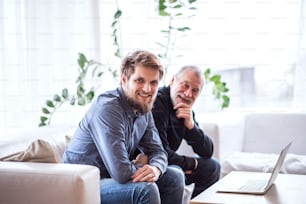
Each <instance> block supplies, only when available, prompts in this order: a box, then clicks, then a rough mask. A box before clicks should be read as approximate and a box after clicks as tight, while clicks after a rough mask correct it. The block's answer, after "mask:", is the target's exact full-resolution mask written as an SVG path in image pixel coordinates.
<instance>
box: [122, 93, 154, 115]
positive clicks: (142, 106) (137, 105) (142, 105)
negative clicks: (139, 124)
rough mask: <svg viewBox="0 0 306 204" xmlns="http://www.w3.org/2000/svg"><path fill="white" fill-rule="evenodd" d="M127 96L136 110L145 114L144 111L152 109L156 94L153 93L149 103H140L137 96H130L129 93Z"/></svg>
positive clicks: (129, 102)
mask: <svg viewBox="0 0 306 204" xmlns="http://www.w3.org/2000/svg"><path fill="white" fill-rule="evenodd" d="M126 97H127V102H128V104H129V105H130V106H131V107H132V108H133V109H134V110H136V111H137V112H138V113H141V114H144V113H148V112H149V111H151V110H152V108H153V102H154V100H155V98H156V95H155V96H153V95H152V99H151V100H150V101H149V102H148V103H140V102H138V101H137V100H136V99H135V98H133V97H131V96H128V95H127V96H126Z"/></svg>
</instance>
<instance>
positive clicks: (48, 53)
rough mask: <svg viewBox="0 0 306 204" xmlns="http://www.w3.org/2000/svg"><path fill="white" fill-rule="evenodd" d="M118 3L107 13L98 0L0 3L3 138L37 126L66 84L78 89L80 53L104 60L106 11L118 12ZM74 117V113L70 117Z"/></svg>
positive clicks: (9, 0) (0, 125) (0, 130)
mask: <svg viewBox="0 0 306 204" xmlns="http://www.w3.org/2000/svg"><path fill="white" fill-rule="evenodd" d="M114 6H115V5H114V4H111V5H109V6H108V8H106V10H104V11H103V10H102V11H101V10H100V4H99V1H97V0H91V1H62V0H36V1H15V0H4V1H1V2H0V13H1V14H0V15H1V17H0V45H1V46H0V49H1V50H0V63H1V67H0V70H1V75H0V98H1V100H0V113H1V117H0V135H1V136H5V135H6V134H8V133H12V132H18V131H20V129H24V128H26V129H28V128H33V127H37V126H38V123H39V117H40V115H41V108H42V106H43V105H44V104H45V101H46V100H47V99H48V98H52V97H53V94H55V93H60V92H61V90H62V88H64V87H67V88H69V89H71V90H73V88H74V83H75V80H76V76H77V74H78V73H77V57H78V53H79V52H84V54H86V55H87V57H88V58H92V59H95V60H100V59H101V50H102V48H101V43H100V41H101V37H103V36H102V35H101V32H103V30H100V28H101V22H100V21H101V20H103V18H101V16H100V15H101V13H102V12H105V11H107V9H108V11H107V13H108V14H109V13H114V12H115V9H116V8H115V7H114ZM104 8H105V7H104ZM108 23H109V22H108ZM104 32H105V31H104ZM66 116H68V117H69V115H68V114H67V115H66ZM73 118H74V116H73V112H72V114H71V116H70V118H67V121H69V120H72V119H73Z"/></svg>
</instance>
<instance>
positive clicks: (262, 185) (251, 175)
mask: <svg viewBox="0 0 306 204" xmlns="http://www.w3.org/2000/svg"><path fill="white" fill-rule="evenodd" d="M291 144H292V142H290V143H289V144H287V145H286V146H285V147H284V148H283V149H282V151H281V153H280V154H279V156H278V159H277V162H276V164H275V166H274V168H273V171H272V173H262V172H244V173H241V174H240V175H237V174H236V176H232V177H231V176H230V175H228V176H229V177H228V178H226V177H227V176H226V177H225V178H224V182H223V183H222V184H221V185H219V188H218V189H217V192H220V193H244V194H255V195H263V194H265V193H266V192H267V191H268V190H269V189H270V187H271V186H272V184H273V183H274V181H275V179H276V177H277V175H278V174H279V172H280V169H281V167H282V165H283V163H284V161H285V157H286V155H287V153H288V151H289V148H290V146H291ZM237 173H238V172H237ZM230 174H231V173H230Z"/></svg>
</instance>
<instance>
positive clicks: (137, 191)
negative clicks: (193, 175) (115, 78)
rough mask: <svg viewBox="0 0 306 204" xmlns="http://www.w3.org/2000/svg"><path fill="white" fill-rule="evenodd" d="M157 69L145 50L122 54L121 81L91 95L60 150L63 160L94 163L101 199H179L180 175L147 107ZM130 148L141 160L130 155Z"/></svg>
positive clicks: (134, 203)
mask: <svg viewBox="0 0 306 204" xmlns="http://www.w3.org/2000/svg"><path fill="white" fill-rule="evenodd" d="M163 73H164V71H163V68H162V66H161V65H160V62H159V61H158V59H157V57H156V56H155V55H154V54H152V53H150V52H148V51H142V50H138V51H135V52H133V53H131V54H130V55H128V56H127V57H125V59H123V62H122V66H121V82H120V84H121V86H120V87H118V88H117V89H116V90H113V91H109V92H106V93H104V94H101V95H100V96H99V97H98V98H97V99H96V100H95V102H94V103H93V104H92V106H91V108H90V109H89V110H88V112H87V113H86V115H85V116H84V118H83V119H82V121H81V122H80V124H79V127H78V129H77V130H76V132H75V134H74V136H73V138H72V141H71V143H70V144H69V146H68V148H67V150H66V151H65V153H64V156H63V159H64V162H66V163H76V164H89V165H94V166H97V167H98V168H99V169H100V176H101V181H100V195H101V203H103V204H107V203H110V204H115V203H127V204H138V203H144V204H158V203H169V204H170V203H181V202H182V197H183V191H184V175H183V174H182V172H181V171H180V170H179V168H177V167H171V166H169V167H167V165H168V163H167V153H166V152H165V150H164V149H163V147H162V143H161V141H160V138H159V136H158V131H157V129H156V127H155V124H154V120H153V116H152V113H151V109H152V106H153V103H154V100H155V98H156V94H157V89H158V83H159V81H160V79H161V78H162V77H163ZM136 149H140V150H141V151H142V153H144V154H145V155H147V157H146V158H148V159H147V161H140V160H137V159H138V158H136V159H135V158H133V155H134V153H135V150H136Z"/></svg>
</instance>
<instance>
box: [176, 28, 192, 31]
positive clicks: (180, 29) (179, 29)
mask: <svg viewBox="0 0 306 204" xmlns="http://www.w3.org/2000/svg"><path fill="white" fill-rule="evenodd" d="M177 30H178V31H181V32H184V31H187V30H190V28H189V27H183V28H177Z"/></svg>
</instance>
